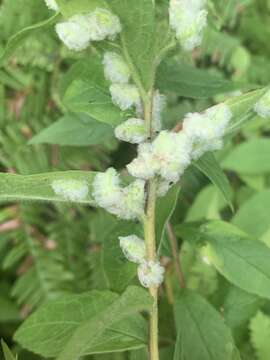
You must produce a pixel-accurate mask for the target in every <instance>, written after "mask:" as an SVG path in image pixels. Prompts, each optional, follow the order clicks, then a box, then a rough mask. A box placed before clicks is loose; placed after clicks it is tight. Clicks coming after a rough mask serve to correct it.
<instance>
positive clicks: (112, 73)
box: [103, 51, 130, 84]
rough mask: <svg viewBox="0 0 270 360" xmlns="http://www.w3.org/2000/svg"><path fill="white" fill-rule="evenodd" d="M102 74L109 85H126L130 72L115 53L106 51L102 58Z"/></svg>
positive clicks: (121, 58)
mask: <svg viewBox="0 0 270 360" xmlns="http://www.w3.org/2000/svg"><path fill="white" fill-rule="evenodd" d="M103 65H104V74H105V77H106V79H107V80H109V81H110V82H111V83H119V84H126V83H128V81H129V78H130V71H129V67H128V65H127V63H126V62H125V60H124V59H123V57H122V56H121V55H119V54H117V53H115V52H111V51H107V52H105V54H104V57H103Z"/></svg>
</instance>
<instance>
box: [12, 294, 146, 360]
mask: <svg viewBox="0 0 270 360" xmlns="http://www.w3.org/2000/svg"><path fill="white" fill-rule="evenodd" d="M150 306H151V298H150V296H149V295H148V294H147V292H146V291H145V290H143V289H141V288H137V287H130V288H128V289H127V290H126V292H125V293H124V294H123V295H122V296H121V297H119V295H117V294H115V293H112V292H109V291H95V290H94V291H91V292H88V293H83V294H79V295H66V296H63V297H62V298H59V299H57V300H53V301H50V302H47V303H46V304H44V305H43V306H42V307H41V308H39V309H38V310H37V311H36V312H35V313H34V314H33V315H31V316H30V317H29V318H28V319H27V320H26V321H25V322H24V323H23V325H21V327H20V328H19V329H18V330H17V332H16V333H15V340H16V341H17V342H18V343H20V344H21V345H22V346H23V347H24V348H26V349H28V350H30V351H33V352H35V353H38V354H41V355H42V356H45V357H55V356H58V355H59V354H60V353H61V355H60V356H59V359H62V358H63V359H65V360H69V359H70V360H71V359H72V360H74V359H77V358H79V357H80V356H83V355H87V354H95V353H105V352H113V351H124V350H128V349H136V348H140V347H143V346H145V343H146V338H147V330H146V324H145V320H144V319H143V318H142V317H141V316H140V315H139V314H138V311H140V310H148V309H149V308H150ZM44 339H46V341H44ZM64 354H65V355H64Z"/></svg>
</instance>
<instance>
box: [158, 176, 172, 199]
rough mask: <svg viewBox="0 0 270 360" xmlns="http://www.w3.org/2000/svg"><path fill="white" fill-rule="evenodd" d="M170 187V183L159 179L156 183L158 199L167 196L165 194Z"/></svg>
mask: <svg viewBox="0 0 270 360" xmlns="http://www.w3.org/2000/svg"><path fill="white" fill-rule="evenodd" d="M172 185H173V184H172V182H171V181H166V180H162V179H159V181H158V183H157V196H159V197H163V196H165V195H166V194H167V192H168V191H169V190H170V188H171V187H172Z"/></svg>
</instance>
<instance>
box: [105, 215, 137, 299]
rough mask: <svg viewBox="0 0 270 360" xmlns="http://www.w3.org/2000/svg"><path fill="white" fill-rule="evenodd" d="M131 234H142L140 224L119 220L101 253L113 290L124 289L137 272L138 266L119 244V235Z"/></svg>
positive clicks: (109, 285)
mask: <svg viewBox="0 0 270 360" xmlns="http://www.w3.org/2000/svg"><path fill="white" fill-rule="evenodd" d="M139 228H140V227H139ZM131 234H137V235H140V234H138V225H137V224H134V223H127V222H126V221H118V224H117V225H116V227H115V228H113V229H111V230H110V233H109V234H108V235H107V238H106V239H104V242H103V247H102V255H101V261H102V266H103V272H104V275H105V278H106V280H107V282H108V287H109V289H111V290H113V291H117V292H121V291H123V290H124V289H125V288H126V287H127V285H129V283H130V281H131V280H132V279H133V278H134V276H135V275H136V273H137V266H136V265H135V264H133V263H131V262H130V261H128V260H127V259H126V258H125V256H124V254H123V252H122V250H121V248H120V246H119V236H128V235H131Z"/></svg>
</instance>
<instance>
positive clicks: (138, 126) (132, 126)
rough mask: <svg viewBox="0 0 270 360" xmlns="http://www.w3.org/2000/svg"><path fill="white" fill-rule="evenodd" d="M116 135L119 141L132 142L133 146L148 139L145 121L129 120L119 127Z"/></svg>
mask: <svg viewBox="0 0 270 360" xmlns="http://www.w3.org/2000/svg"><path fill="white" fill-rule="evenodd" d="M114 133H115V136H116V137H117V139H119V140H122V141H126V142H130V143H131V144H139V143H141V142H143V141H145V140H146V138H147V131H146V126H145V121H144V120H142V119H136V118H131V119H128V120H127V121H125V122H124V123H122V124H121V125H118V126H117V127H116V128H115V131H114Z"/></svg>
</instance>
